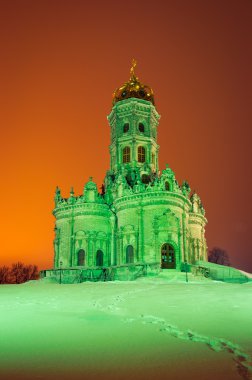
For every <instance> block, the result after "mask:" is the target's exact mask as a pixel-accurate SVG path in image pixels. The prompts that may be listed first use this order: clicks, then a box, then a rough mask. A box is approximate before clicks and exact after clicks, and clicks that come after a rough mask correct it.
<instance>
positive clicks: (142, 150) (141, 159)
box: [137, 146, 145, 162]
mask: <svg viewBox="0 0 252 380" xmlns="http://www.w3.org/2000/svg"><path fill="white" fill-rule="evenodd" d="M137 152H138V162H145V148H144V147H143V146H139V147H138V150H137Z"/></svg>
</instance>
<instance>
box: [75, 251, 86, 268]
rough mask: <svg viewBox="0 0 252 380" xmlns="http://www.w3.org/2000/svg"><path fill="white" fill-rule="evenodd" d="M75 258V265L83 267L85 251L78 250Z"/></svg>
mask: <svg viewBox="0 0 252 380" xmlns="http://www.w3.org/2000/svg"><path fill="white" fill-rule="evenodd" d="M77 258H78V263H77V265H78V266H84V265H85V251H84V249H80V250H79V252H78V254H77Z"/></svg>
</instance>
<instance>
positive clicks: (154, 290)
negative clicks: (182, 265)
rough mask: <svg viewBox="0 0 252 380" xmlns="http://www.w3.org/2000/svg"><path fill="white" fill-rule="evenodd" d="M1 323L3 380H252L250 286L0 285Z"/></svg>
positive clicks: (174, 282)
mask: <svg viewBox="0 0 252 380" xmlns="http://www.w3.org/2000/svg"><path fill="white" fill-rule="evenodd" d="M167 273H168V272H167ZM0 319H1V324H0V326H1V327H0V328H1V333H0V361H1V366H0V376H1V379H7V380H9V379H27V380H30V379H99V378H102V379H145V380H148V379H155V380H157V379H174V380H182V379H194V380H196V379H201V380H210V379H211V380H212V379H215V380H219V379H228V380H238V379H244V380H248V379H249V378H250V376H251V369H252V359H251V357H252V322H251V321H252V282H248V283H245V284H226V283H222V282H214V281H211V280H208V279H204V280H199V279H194V278H193V276H192V275H191V274H190V275H189V282H188V283H185V274H182V273H181V274H179V275H178V277H175V276H169V275H167V274H166V273H162V274H160V275H159V276H158V277H153V278H140V279H139V280H137V281H134V282H117V281H116V282H104V283H103V282H99V283H89V282H86V283H82V284H73V285H65V284H62V285H59V284H52V283H47V282H46V281H34V282H30V283H26V284H23V285H1V286H0Z"/></svg>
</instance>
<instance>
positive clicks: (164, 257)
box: [161, 243, 176, 269]
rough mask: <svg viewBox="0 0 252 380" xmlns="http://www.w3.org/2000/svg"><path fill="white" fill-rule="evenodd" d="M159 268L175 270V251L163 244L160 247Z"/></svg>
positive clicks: (168, 245)
mask: <svg viewBox="0 0 252 380" xmlns="http://www.w3.org/2000/svg"><path fill="white" fill-rule="evenodd" d="M161 268H162V269H175V268H176V262H175V251H174V248H173V247H172V246H171V245H170V244H168V243H165V244H163V245H162V247H161Z"/></svg>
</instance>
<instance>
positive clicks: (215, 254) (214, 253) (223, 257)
mask: <svg viewBox="0 0 252 380" xmlns="http://www.w3.org/2000/svg"><path fill="white" fill-rule="evenodd" d="M208 261H209V262H211V263H215V264H220V265H226V266H230V260H229V256H228V253H227V252H226V251H225V250H224V249H221V248H218V247H214V248H213V249H212V250H211V251H209V254H208Z"/></svg>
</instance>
